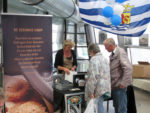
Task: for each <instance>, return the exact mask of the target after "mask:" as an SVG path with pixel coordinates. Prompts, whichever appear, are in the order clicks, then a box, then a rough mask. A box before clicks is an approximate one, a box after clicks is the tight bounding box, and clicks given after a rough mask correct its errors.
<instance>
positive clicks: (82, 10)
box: [79, 8, 103, 15]
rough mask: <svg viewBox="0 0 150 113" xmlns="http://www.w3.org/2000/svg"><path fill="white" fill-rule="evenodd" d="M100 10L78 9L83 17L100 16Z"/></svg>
mask: <svg viewBox="0 0 150 113" xmlns="http://www.w3.org/2000/svg"><path fill="white" fill-rule="evenodd" d="M102 10H103V9H101V8H99V9H81V8H80V9H79V11H80V13H82V14H84V15H102Z"/></svg>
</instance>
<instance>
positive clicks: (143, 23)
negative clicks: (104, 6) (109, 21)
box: [82, 17, 150, 31]
mask: <svg viewBox="0 0 150 113" xmlns="http://www.w3.org/2000/svg"><path fill="white" fill-rule="evenodd" d="M82 20H84V21H85V22H87V23H90V24H93V25H96V26H102V27H106V28H111V26H110V25H105V24H104V23H103V22H100V21H91V20H88V19H85V18H82ZM149 21H150V17H148V18H145V19H143V20H141V21H136V22H133V23H130V24H129V28H130V29H132V28H135V27H139V26H143V25H145V24H148V23H149ZM124 25H126V24H123V25H121V26H124ZM118 31H119V30H118Z"/></svg>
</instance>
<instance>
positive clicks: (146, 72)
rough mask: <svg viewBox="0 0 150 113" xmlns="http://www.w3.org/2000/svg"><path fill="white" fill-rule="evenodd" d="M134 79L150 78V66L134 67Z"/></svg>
mask: <svg viewBox="0 0 150 113" xmlns="http://www.w3.org/2000/svg"><path fill="white" fill-rule="evenodd" d="M132 76H133V78H150V65H144V64H137V65H133V73H132Z"/></svg>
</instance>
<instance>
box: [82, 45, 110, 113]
mask: <svg viewBox="0 0 150 113" xmlns="http://www.w3.org/2000/svg"><path fill="white" fill-rule="evenodd" d="M88 52H89V54H90V56H91V59H90V63H89V68H88V72H87V74H88V77H87V81H86V87H85V100H86V101H89V100H90V99H91V98H96V104H97V107H98V113H104V107H103V101H104V99H107V98H109V97H110V92H111V86H110V69H109V63H108V61H107V59H106V58H105V57H103V56H102V54H101V53H100V49H99V46H98V45H96V44H90V45H89V47H88Z"/></svg>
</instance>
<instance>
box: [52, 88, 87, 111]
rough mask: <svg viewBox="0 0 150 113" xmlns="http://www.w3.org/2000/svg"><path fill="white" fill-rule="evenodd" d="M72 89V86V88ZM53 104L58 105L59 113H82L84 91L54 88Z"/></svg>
mask: <svg viewBox="0 0 150 113" xmlns="http://www.w3.org/2000/svg"><path fill="white" fill-rule="evenodd" d="M73 89H74V88H73ZM54 100H55V101H54V102H55V103H54V104H55V105H56V106H57V107H60V109H61V113H63V111H64V110H65V111H66V113H82V112H81V111H82V107H84V103H85V102H84V91H83V90H78V91H71V90H58V89H55V88H54Z"/></svg>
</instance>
